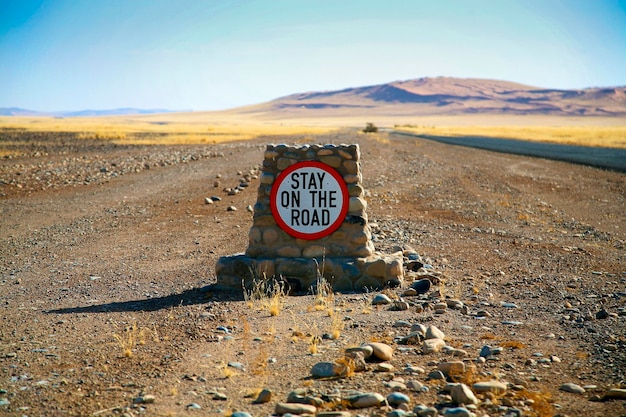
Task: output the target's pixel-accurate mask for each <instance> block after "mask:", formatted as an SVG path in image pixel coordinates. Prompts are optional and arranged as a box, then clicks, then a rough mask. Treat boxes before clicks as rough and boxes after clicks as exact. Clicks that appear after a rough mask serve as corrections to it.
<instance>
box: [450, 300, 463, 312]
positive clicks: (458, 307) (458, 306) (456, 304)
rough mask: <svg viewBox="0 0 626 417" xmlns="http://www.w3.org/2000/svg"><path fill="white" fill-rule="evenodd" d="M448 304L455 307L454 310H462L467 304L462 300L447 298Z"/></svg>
mask: <svg viewBox="0 0 626 417" xmlns="http://www.w3.org/2000/svg"><path fill="white" fill-rule="evenodd" d="M446 304H447V306H448V307H449V308H451V309H453V310H461V309H462V308H463V307H464V306H465V305H464V304H463V301H461V300H456V299H453V298H450V299H448V300H446Z"/></svg>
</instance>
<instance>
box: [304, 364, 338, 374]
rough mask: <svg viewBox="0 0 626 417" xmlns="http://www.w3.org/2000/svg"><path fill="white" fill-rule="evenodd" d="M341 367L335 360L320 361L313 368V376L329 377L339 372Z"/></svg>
mask: <svg viewBox="0 0 626 417" xmlns="http://www.w3.org/2000/svg"><path fill="white" fill-rule="evenodd" d="M338 368H339V367H338V366H337V365H336V364H335V363H333V362H318V363H316V364H315V365H313V367H312V368H311V376H312V377H313V378H329V377H332V376H336V375H337V374H338V371H339V369H338Z"/></svg>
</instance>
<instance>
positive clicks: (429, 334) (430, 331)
mask: <svg viewBox="0 0 626 417" xmlns="http://www.w3.org/2000/svg"><path fill="white" fill-rule="evenodd" d="M445 338H446V335H445V334H444V333H443V332H442V331H441V330H439V329H438V328H437V327H435V326H432V325H430V326H428V328H427V329H426V339H445Z"/></svg>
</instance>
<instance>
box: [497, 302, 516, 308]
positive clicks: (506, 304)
mask: <svg viewBox="0 0 626 417" xmlns="http://www.w3.org/2000/svg"><path fill="white" fill-rule="evenodd" d="M500 305H501V306H502V307H504V308H518V307H517V304H515V303H504V302H503V303H501V304H500Z"/></svg>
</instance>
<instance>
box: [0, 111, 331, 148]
mask: <svg viewBox="0 0 626 417" xmlns="http://www.w3.org/2000/svg"><path fill="white" fill-rule="evenodd" d="M2 129H19V130H27V131H33V132H75V133H78V134H79V137H80V138H84V139H101V140H111V141H113V142H115V143H118V144H125V145H183V144H210V143H220V142H228V141H239V140H249V139H253V138H256V137H259V136H273V135H315V134H321V133H326V132H329V131H331V130H335V129H336V128H333V127H319V126H313V127H309V126H287V125H282V124H270V123H256V124H255V123H246V122H243V123H240V122H239V123H238V122H235V121H226V122H203V121H198V120H197V119H196V120H193V119H192V120H186V119H185V118H178V119H176V118H175V119H166V118H163V120H158V119H156V120H153V119H150V118H142V117H140V116H137V117H128V118H126V117H124V118H122V117H89V118H83V117H75V118H64V119H60V118H52V117H0V146H1V145H2V133H1V130H2Z"/></svg>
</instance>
